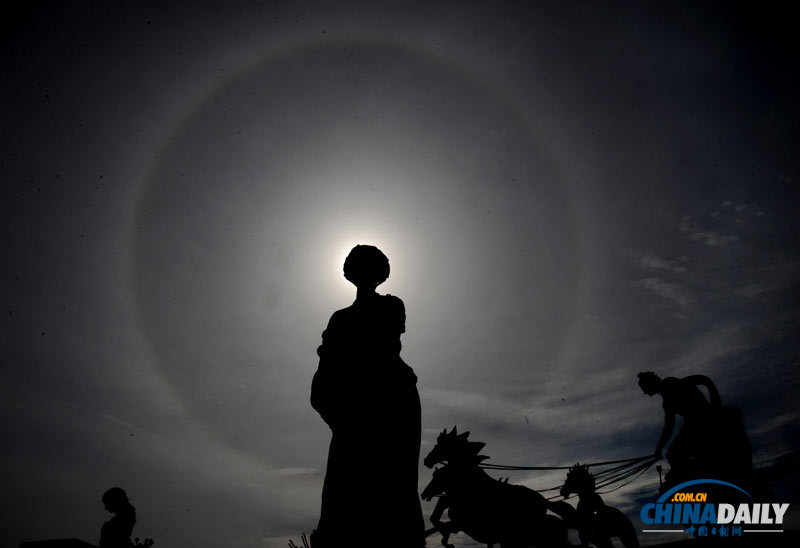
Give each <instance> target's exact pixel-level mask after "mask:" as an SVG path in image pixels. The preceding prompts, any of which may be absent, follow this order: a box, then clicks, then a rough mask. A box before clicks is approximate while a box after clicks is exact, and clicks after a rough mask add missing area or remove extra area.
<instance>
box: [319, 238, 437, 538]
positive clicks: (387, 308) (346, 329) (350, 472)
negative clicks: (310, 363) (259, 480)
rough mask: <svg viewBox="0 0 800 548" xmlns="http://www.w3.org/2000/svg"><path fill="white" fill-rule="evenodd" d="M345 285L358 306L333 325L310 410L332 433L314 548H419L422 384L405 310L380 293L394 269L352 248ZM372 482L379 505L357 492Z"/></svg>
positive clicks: (376, 255)
mask: <svg viewBox="0 0 800 548" xmlns="http://www.w3.org/2000/svg"><path fill="white" fill-rule="evenodd" d="M344 276H345V278H346V279H347V280H348V281H350V282H351V283H353V284H354V285H355V286H356V288H357V294H356V300H355V302H354V303H353V304H352V305H351V306H349V307H347V308H345V309H342V310H338V311H337V312H335V313H334V314H333V316H331V319H330V321H329V322H328V327H327V328H326V329H325V331H324V332H323V334H322V345H321V346H320V347H319V348H318V349H317V354H318V355H319V358H320V360H319V367H318V369H317V372H316V373H315V375H314V379H313V381H312V384H311V405H312V406H313V407H314V409H316V410H317V412H319V414H320V416H321V417H322V419H323V420H324V421H325V422H326V423H327V424H328V426H329V427H330V429H331V433H332V436H331V444H330V449H329V452H328V465H327V470H326V472H325V482H324V485H323V488H322V508H321V512H320V519H319V524H318V525H317V528H316V530H315V531H314V532H313V533H312V534H311V546H312V548H328V547H337V548H338V547H341V546H348V545H352V544H353V543H354V539H355V538H356V535H358V536H361V535H365V536H366V538H372V539H375V540H374V542H378V539H379V538H380V535H381V534H383V533H387V534H388V538H386V539H382V540H381V541H380V544H381V545H382V546H387V547H390V548H394V547H397V548H418V547H422V546H424V545H425V530H424V527H425V522H424V519H423V517H422V508H421V506H420V501H419V497H418V496H417V481H418V466H419V448H420V437H421V421H420V416H421V410H420V402H419V394H418V392H417V387H416V382H417V377H416V375H414V372H413V370H412V369H411V367H409V366H408V365H407V364H406V363H405V362H404V361H403V359H402V358H401V357H400V350H401V343H400V335H401V334H402V333H404V332H405V308H404V306H403V301H401V300H400V299H398V298H397V297H393V296H391V295H380V294H378V293H377V292H376V291H375V290H376V288H377V287H378V285H380V284H381V283H383V282H384V281H385V280H386V279H387V278H388V277H389V260H388V259H387V258H386V256H385V255H384V254H383V253H382V252H381V251H380V250H379V249H378V248H376V247H374V246H369V245H357V246H356V247H354V248H353V249H352V251H351V252H350V254H349V255H348V256H347V259H346V260H345V263H344ZM365 478H366V480H367V481H368V482H370V484H371V490H370V491H371V492H370V497H378V498H379V499H380V503H379V504H376V503H375V502H374V501H373V500H369V499H367V500H365V499H364V496H365V495H364V494H363V492H362V491H361V490H359V489H356V488H355V484H356V483H360V484H363V482H364V480H365Z"/></svg>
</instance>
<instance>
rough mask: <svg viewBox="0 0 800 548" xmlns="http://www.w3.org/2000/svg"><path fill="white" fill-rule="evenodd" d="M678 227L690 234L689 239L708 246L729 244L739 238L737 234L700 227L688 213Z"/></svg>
mask: <svg viewBox="0 0 800 548" xmlns="http://www.w3.org/2000/svg"><path fill="white" fill-rule="evenodd" d="M678 228H679V229H680V231H681V232H685V233H686V234H688V235H689V239H690V240H693V241H695V242H702V243H704V244H706V245H707V246H712V247H713V246H722V245H728V244H729V243H731V242H735V241H737V240H738V239H739V236H737V235H735V234H723V233H721V232H718V231H715V230H707V229H704V228H702V227H700V226H699V225H698V224H697V222H695V221H693V220H692V218H691V217H689V216H688V215H687V216H685V217H683V219H681V222H680V224H679V225H678Z"/></svg>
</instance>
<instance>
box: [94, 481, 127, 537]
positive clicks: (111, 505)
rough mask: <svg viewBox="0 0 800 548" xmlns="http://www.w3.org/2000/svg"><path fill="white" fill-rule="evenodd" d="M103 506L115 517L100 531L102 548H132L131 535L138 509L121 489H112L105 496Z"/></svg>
mask: <svg viewBox="0 0 800 548" xmlns="http://www.w3.org/2000/svg"><path fill="white" fill-rule="evenodd" d="M103 504H104V505H105V507H106V510H108V511H109V512H111V513H112V514H114V517H113V518H111V519H110V520H108V521H107V522H105V523H104V524H103V528H102V529H101V530H100V545H99V546H100V548H131V546H132V544H131V533H132V532H133V526H134V525H135V524H136V509H135V508H134V507H133V506H132V505H131V503H130V502H129V501H128V495H127V494H126V493H125V491H124V490H123V489H122V488H121V487H112V488H111V489H109V490H108V491H106V492H105V493H104V494H103Z"/></svg>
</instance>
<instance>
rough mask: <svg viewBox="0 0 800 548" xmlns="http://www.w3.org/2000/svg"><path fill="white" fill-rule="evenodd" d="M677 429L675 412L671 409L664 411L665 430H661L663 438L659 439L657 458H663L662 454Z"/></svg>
mask: <svg viewBox="0 0 800 548" xmlns="http://www.w3.org/2000/svg"><path fill="white" fill-rule="evenodd" d="M674 429H675V412H674V411H672V410H671V409H665V410H664V428H663V429H662V430H661V437H660V438H658V444H657V445H656V451H655V456H656V457H657V458H659V459H660V458H661V452H662V451H663V450H664V446H665V445H667V442H668V441H669V439H670V438H671V437H672V431H673V430H674Z"/></svg>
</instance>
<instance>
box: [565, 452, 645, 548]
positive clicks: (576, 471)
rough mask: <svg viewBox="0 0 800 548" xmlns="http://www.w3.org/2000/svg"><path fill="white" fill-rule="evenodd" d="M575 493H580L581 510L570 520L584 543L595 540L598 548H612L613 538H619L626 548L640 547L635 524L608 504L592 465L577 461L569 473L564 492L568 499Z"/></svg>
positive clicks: (569, 523)
mask: <svg viewBox="0 0 800 548" xmlns="http://www.w3.org/2000/svg"><path fill="white" fill-rule="evenodd" d="M572 493H575V494H576V495H578V510H577V511H576V512H575V514H574V516H572V517H571V519H567V522H568V525H569V526H570V527H574V528H575V529H577V530H578V536H579V538H580V539H581V546H589V544H590V543H591V544H594V545H595V546H597V547H598V548H612V547H613V546H614V545H613V544H612V543H611V537H619V540H620V542H622V545H623V546H625V548H639V539H638V538H637V537H636V529H635V528H634V527H633V523H631V520H630V519H628V517H627V516H626V515H625V514H623V513H622V512H621V511H619V510H617V509H616V508H613V507H611V506H606V503H605V502H604V501H603V497H601V496H600V495H599V494H598V493H597V491H596V490H595V481H594V476H593V475H592V474H591V473H590V472H589V467H588V466H584V465H580V464H576V465H575V466H572V467H571V468H570V469H569V472H567V479H566V480H565V481H564V485H563V486H562V487H561V491H560V494H561V496H562V497H564V498H565V499H566V498H569V496H570V495H571V494H572Z"/></svg>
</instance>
